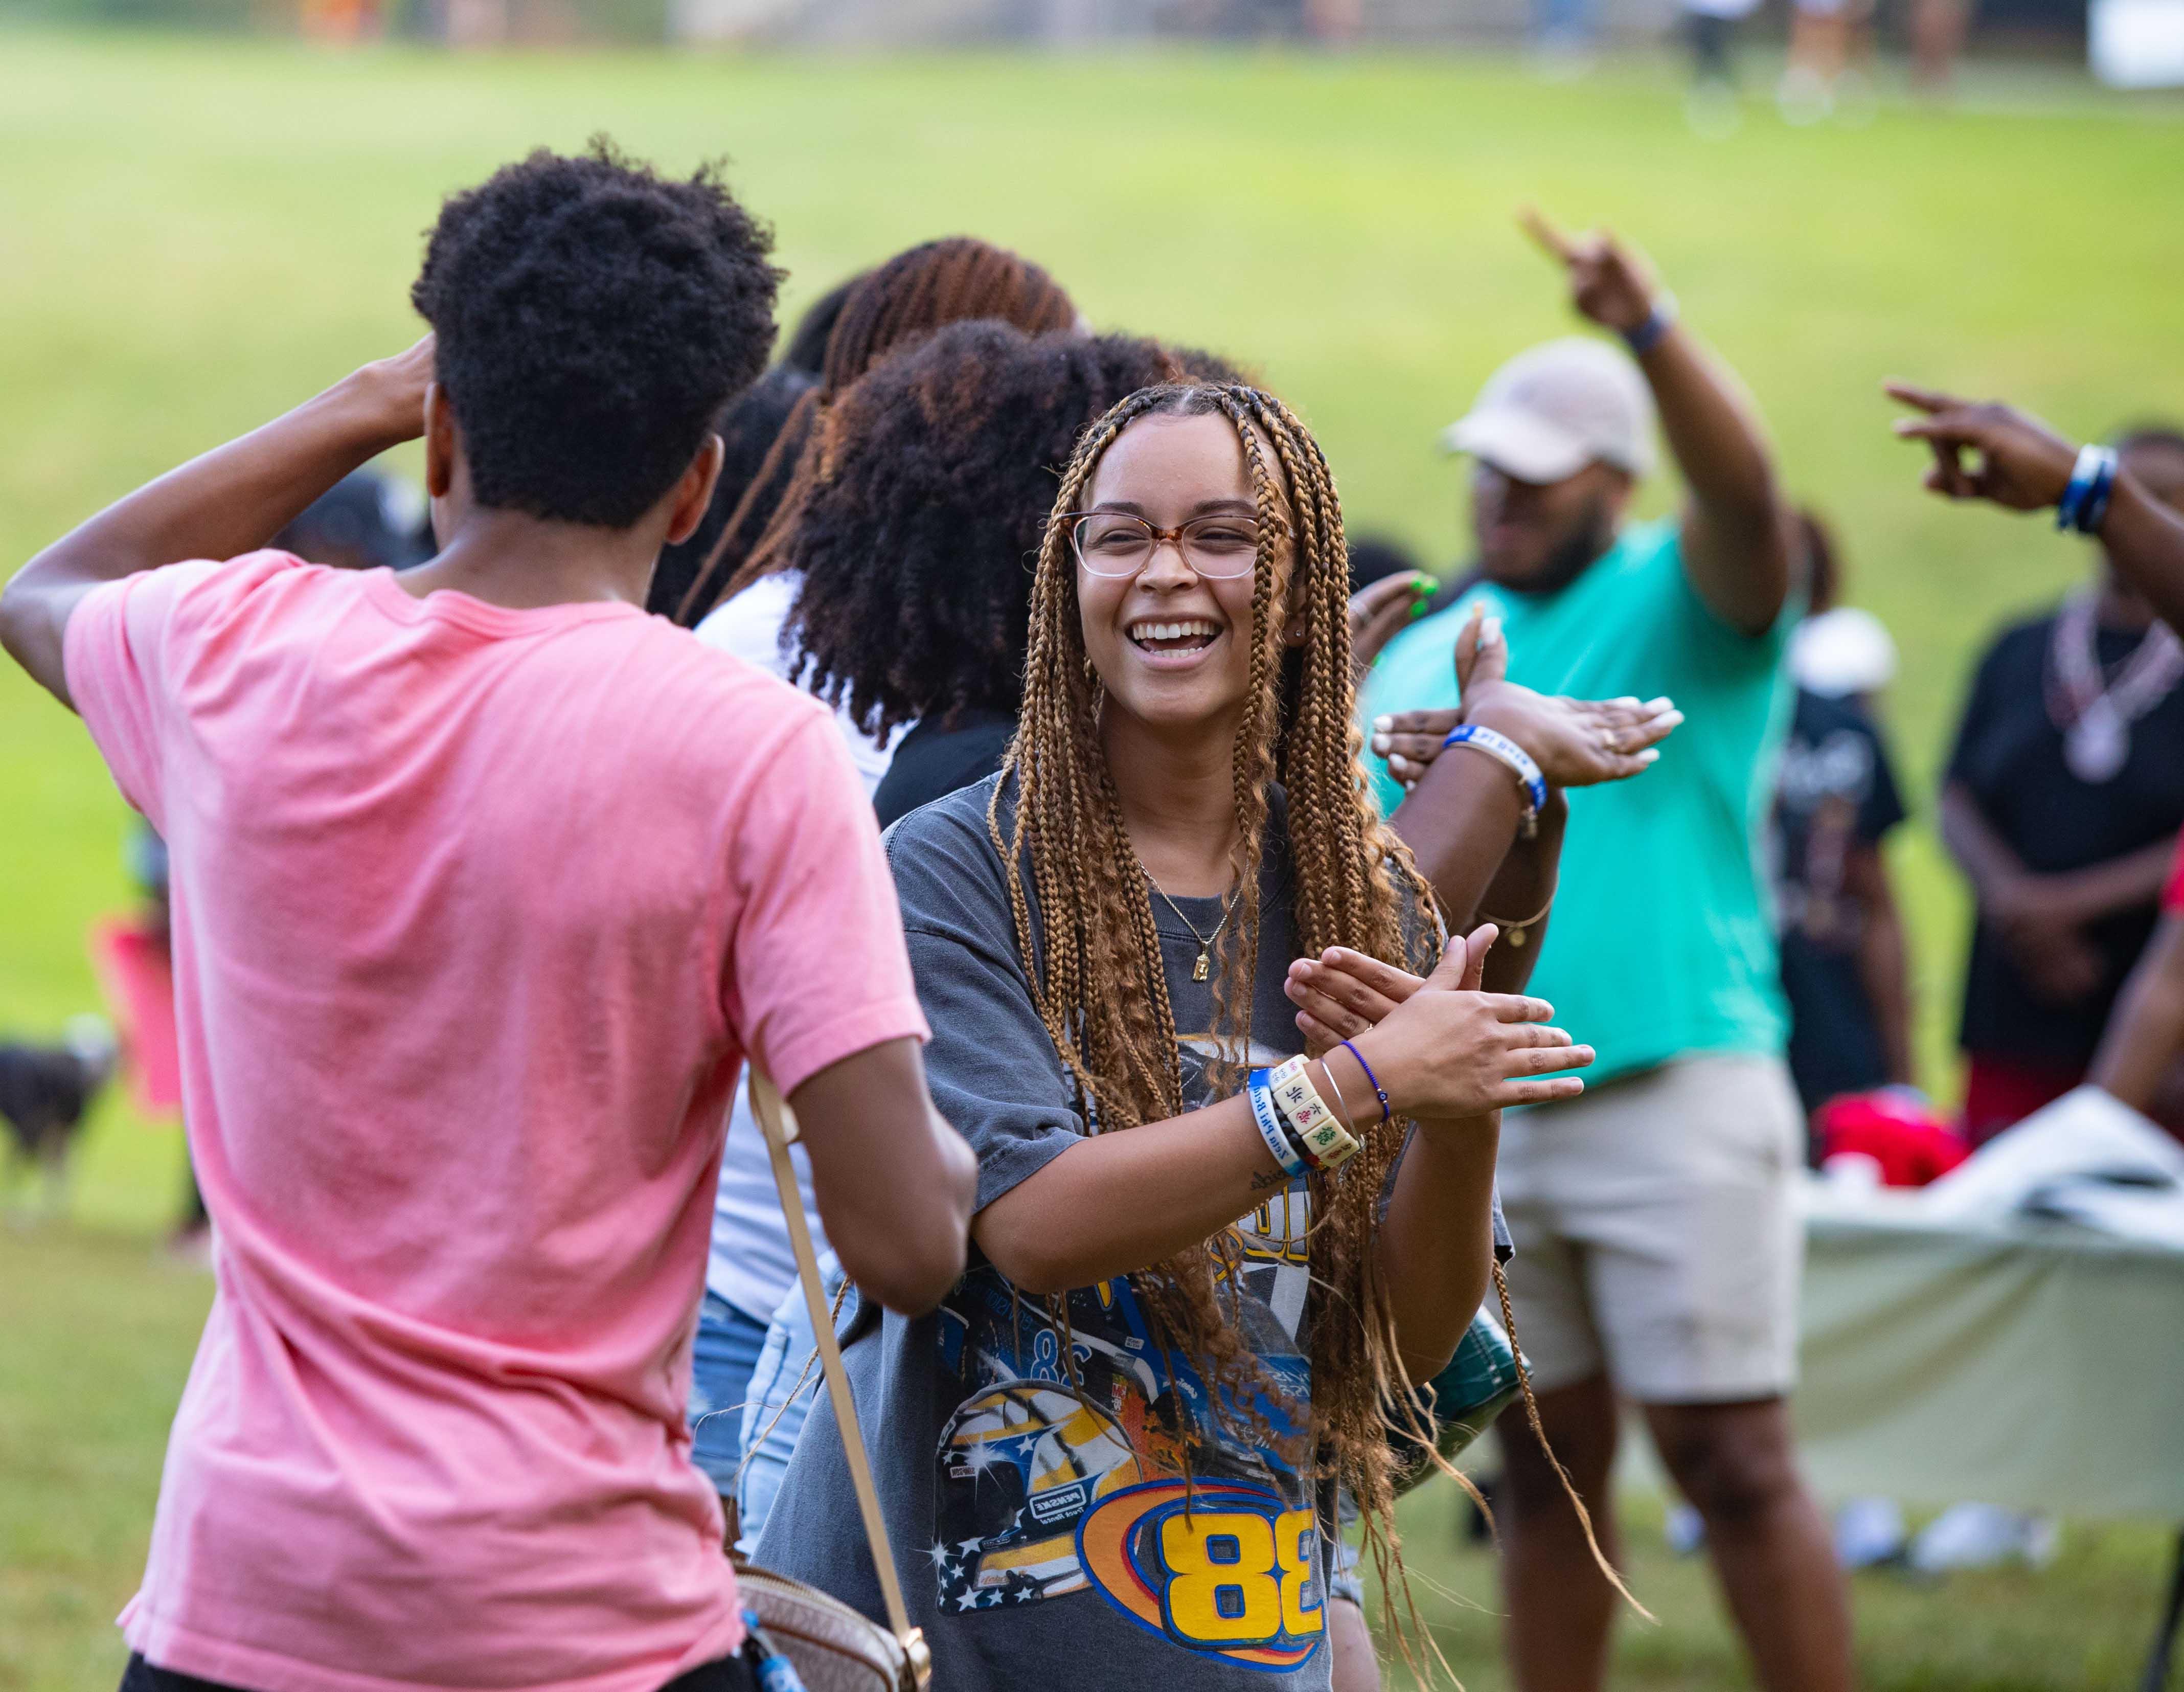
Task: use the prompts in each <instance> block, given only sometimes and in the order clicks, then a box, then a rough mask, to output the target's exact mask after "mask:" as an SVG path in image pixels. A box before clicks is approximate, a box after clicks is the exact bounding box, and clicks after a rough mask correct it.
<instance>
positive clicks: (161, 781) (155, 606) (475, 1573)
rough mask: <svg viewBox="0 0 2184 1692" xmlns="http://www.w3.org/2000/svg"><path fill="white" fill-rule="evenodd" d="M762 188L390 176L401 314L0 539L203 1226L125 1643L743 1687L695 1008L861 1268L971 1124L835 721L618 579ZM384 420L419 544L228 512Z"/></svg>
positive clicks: (927, 1240)
mask: <svg viewBox="0 0 2184 1692" xmlns="http://www.w3.org/2000/svg"><path fill="white" fill-rule="evenodd" d="M770 244H771V243H770V237H768V235H767V233H766V231H765V230H764V229H763V228H761V227H760V226H759V225H757V224H756V223H755V222H754V221H752V219H751V218H750V217H749V215H748V214H747V213H746V212H745V211H744V209H743V208H742V207H741V206H739V205H738V204H737V203H736V202H735V200H734V199H733V198H731V197H730V196H729V194H728V193H727V190H726V188H725V187H723V186H722V185H721V182H720V181H718V180H717V178H716V177H715V176H712V175H711V174H710V172H707V171H700V172H699V174H698V175H697V176H694V177H693V178H692V179H690V180H688V181H671V180H667V179H665V178H662V177H660V176H657V175H655V173H654V172H652V171H651V170H648V169H645V168H643V167H640V166H638V165H632V164H630V163H628V162H626V161H625V160H623V159H621V158H620V157H618V156H617V155H616V154H614V153H613V152H612V151H611V150H610V148H607V147H606V146H605V145H604V143H600V144H598V145H597V146H596V147H595V148H594V150H593V152H592V153H591V154H589V155H588V156H585V157H581V158H573V159H571V158H560V157H556V156H554V155H553V154H547V153H543V152H541V153H536V154H532V156H531V157H530V158H528V159H525V160H523V161H522V162H521V163H520V164H516V165H510V166H508V167H507V168H506V169H504V170H500V171H499V172H498V173H496V174H495V175H494V176H493V177H492V178H491V180H489V181H487V182H486V183H484V184H483V185H482V187H477V188H475V189H472V190H471V191H470V192H468V193H461V194H458V195H456V196H455V197H454V198H452V199H450V200H449V201H448V204H447V205H446V206H445V207H444V208H443V210H442V213H441V215H440V218H439V221H438V223H437V226H436V227H435V228H434V230H433V232H432V237H431V241H430V244H429V246H428V248H427V250H426V258H425V265H424V271H423V274H422V275H421V276H420V278H419V280H418V282H417V285H416V288H415V293H414V296H413V298H414V299H415V303H416V305H417V308H418V310H420V311H421V313H422V314H423V315H424V316H425V317H426V321H428V322H429V323H430V324H431V326H432V330H433V331H434V333H433V334H432V335H428V336H427V337H426V338H425V339H424V340H422V341H421V342H420V343H418V344H417V345H416V346H415V347H413V348H411V349H409V351H408V352H406V353H404V354H401V355H398V356H397V357H395V358H392V359H388V360H382V361H380V362H378V363H376V364H371V365H367V366H365V367H364V368H363V369H362V370H360V371H358V372H356V373H355V374H354V375H353V376H351V377H348V378H347V379H346V380H344V381H343V382H340V383H337V384H336V385H335V386H334V387H332V388H329V389H328V390H326V392H325V393H324V394H320V396H319V397H317V398H316V399H311V400H309V401H307V402H306V403H304V405H301V406H299V407H298V408H297V409H296V410H292V411H291V412H289V413H287V415H286V416H282V417H280V418H277V419H276V420H275V421H274V422H270V423H269V424H267V425H265V427H262V428H259V429H258V430H256V431H254V432H253V433H251V434H248V435H246V436H244V437H243V438H242V439H240V440H237V441H233V442H231V443H230V444H227V445H226V446H224V447H220V448H219V449H217V450H214V451H213V452H210V453H209V454H207V455H204V456H203V457H201V458H198V459H197V460H195V461H192V462H191V463H189V464H187V465H185V466H182V467H181V469H179V470H176V471H174V472H170V473H169V474H168V475H166V476H164V477H160V478H159V480H158V481H156V482H153V483H150V484H149V485H148V486H147V487H145V488H142V489H138V490H137V491H136V493H134V494H131V495H130V496H129V497H128V498H127V499H125V500H122V501H121V502H120V504H118V505H114V506H113V507H111V508H110V509H109V510H108V511H104V512H102V513H101V514H100V515H98V516H97V517H93V518H92V519H91V520H90V521H89V522H86V523H84V524H83V525H82V526H81V527H80V528H77V529H76V530H75V531H74V532H73V533H70V534H69V535H67V536H66V537H64V539H61V540H59V541H57V542H56V543H54V544H53V545H52V546H49V547H48V548H47V549H46V550H45V551H43V552H42V553H41V554H40V555H39V556H37V557H36V558H35V559H33V560H32V561H31V563H30V564H29V565H28V566H27V567H25V569H24V570H23V571H22V572H21V573H20V575H18V576H17V577H16V578H15V579H14V581H13V582H12V583H10V584H8V589H7V591H6V593H5V595H0V638H4V639H5V642H6V645H7V647H8V651H10V652H11V653H13V654H14V656H15V657H16V659H17V660H18V662H20V663H22V664H23V665H24V667H25V668H26V669H28V670H29V671H30V672H31V675H32V676H33V677H34V678H36V680H38V681H39V682H40V683H41V684H43V685H44V686H45V687H47V689H48V690H51V691H52V692H53V694H54V695H55V696H56V697H58V699H60V700H61V701H62V702H63V703H64V704H67V705H70V706H73V707H74V708H75V710H77V711H79V712H81V714H82V716H83V718H84V722H85V724H86V727H87V728H88V729H90V731H91V734H92V739H93V740H95V741H96V742H97V745H98V748H99V750H100V751H101V752H102V753H103V755H104V757H105V758H106V760H107V762H108V764H109V767H110V768H112V770H113V772H114V777H115V779H116V780H117V782H118V783H119V785H120V787H121V790H122V791H123V793H124V794H125V796H126V797H127V798H128V799H129V800H130V801H131V803H132V804H134V805H135V806H136V807H137V808H138V809H139V810H140V811H142V812H143V813H144V815H145V817H146V818H148V820H149V821H150V822H151V823H152V824H153V826H154V827H156V828H158V829H159V831H160V832H161V834H162V835H164V837H165V839H166V841H167V844H168V848H169V862H170V878H171V885H172V888H173V893H174V899H173V919H172V920H173V935H174V951H175V958H176V960H177V963H178V964H179V965H180V966H181V967H180V968H179V969H178V970H177V976H178V980H177V986H178V995H177V998H178V1002H177V1012H178V1022H179V1035H180V1040H181V1047H182V1063H181V1072H182V1078H183V1095H184V1105H185V1113H186V1115H187V1121H188V1124H189V1127H188V1132H189V1137H190V1142H191V1150H192V1153H193V1155H194V1157H195V1160H196V1165H197V1169H198V1177H199V1179H200V1181H201V1182H202V1183H203V1190H204V1195H205V1199H206V1203H207V1205H208V1207H209V1210H210V1212H211V1215H212V1220H213V1222H214V1227H215V1231H216V1233H215V1245H214V1268H215V1270H216V1275H217V1293H216V1295H215V1298H214V1304H213V1308H212V1312H211V1315H209V1318H208V1320H207V1322H206V1327H205V1333H204V1337H203V1342H202V1343H201V1345H200V1347H199V1349H198V1358H197V1362H196V1365H195V1366H194V1367H193V1368H192V1371H191V1375H190V1381H189V1384H188V1386H187V1388H186V1389H185V1390H184V1393H183V1396H182V1400H181V1406H180V1408H179V1409H178V1410H177V1411H176V1414H175V1427H174V1431H173V1434H172V1437H171V1439H170V1443H169V1445H168V1449H167V1460H166V1468H165V1472H164V1477H163V1479H162V1483H161V1487H160V1499H159V1511H158V1516H157V1518H156V1520H155V1522H154V1523H153V1532H152V1546H151V1554H150V1556H149V1559H148V1563H147V1566H146V1569H145V1574H144V1583H143V1586H142V1589H141V1590H140V1591H139V1592H138V1594H137V1595H136V1598H135V1599H134V1600H132V1601H131V1604H130V1605H129V1606H128V1608H127V1610H126V1611H125V1612H124V1614H123V1617H122V1627H123V1631H124V1633H125V1635H126V1638H127V1639H128V1643H129V1645H130V1647H131V1650H132V1652H133V1653H135V1655H133V1656H131V1660H130V1663H129V1666H128V1667H127V1669H126V1671H125V1674H124V1677H123V1680H122V1685H123V1687H124V1688H125V1689H126V1692H221V1689H238V1688H255V1689H258V1692H271V1689H276V1688H277V1689H280V1692H356V1689H358V1688H359V1687H363V1686H367V1685H370V1686H387V1687H393V1686H432V1687H440V1688H445V1689H458V1688H471V1689H483V1688H489V1687H510V1686H523V1687H527V1688H531V1689H534V1692H577V1689H582V1692H659V1689H661V1688H662V1687H664V1686H665V1687H671V1688H673V1689H675V1692H749V1689H755V1686H756V1684H757V1682H756V1675H755V1667H754V1665H753V1664H752V1662H751V1661H749V1659H748V1657H747V1656H746V1655H745V1653H744V1646H745V1645H746V1644H747V1640H746V1637H745V1628H744V1621H743V1618H742V1614H741V1608H740V1605H739V1601H738V1593H737V1588H736V1578H735V1576H734V1573H733V1571H732V1570H731V1568H730V1567H729V1566H728V1564H727V1561H726V1560H724V1559H723V1558H722V1557H721V1552H720V1542H721V1530H722V1522H721V1514H720V1509H719V1505H718V1503H717V1501H716V1498H715V1494H714V1491H713V1488H711V1487H710V1485H709V1484H707V1483H706V1481H705V1477H703V1476H701V1475H700V1474H699V1472H698V1471H696V1470H695V1469H694V1467H693V1466H692V1465H691V1463H690V1461H689V1460H688V1434H687V1432H686V1430H685V1427H684V1422H683V1414H682V1412H683V1403H684V1399H685V1395H686V1393H687V1389H688V1382H689V1372H690V1365H689V1350H690V1338H689V1336H690V1329H691V1321H692V1316H693V1313H694V1309H695V1308H696V1305H697V1303H698V1300H699V1294H700V1292H701V1290H702V1284H703V1276H704V1270H705V1241H706V1231H707V1222H708V1219H709V1217H710V1209H711V1207H710V1203H709V1201H710V1197H711V1194H712V1192H713V1180H714V1170H715V1165H716V1161H717V1159H718V1157H719V1153H720V1148H721V1116H722V1112H723V1109H724V1107H725V1106H726V1104H727V1100H728V1097H729V1096H730V1095H731V1093H732V1092H733V1090H734V1087H735V1085H736V1081H737V1078H738V1073H739V1071H740V1069H742V1066H743V1063H744V1057H745V1054H746V1053H753V1052H757V1053H762V1055H763V1057H764V1059H765V1062H766V1065H767V1068H768V1069H769V1070H770V1072H771V1074H772V1076H773V1077H774V1079H775V1080H776V1081H777V1082H778V1083H779V1084H780V1085H781V1086H783V1089H784V1090H785V1091H786V1092H788V1094H789V1096H790V1097H791V1098H792V1099H793V1100H794V1102H795V1103H796V1105H797V1108H798V1109H799V1112H800V1113H801V1114H802V1116H803V1118H804V1120H805V1121H807V1122H808V1123H809V1124H811V1128H810V1129H809V1130H808V1131H807V1132H806V1134H805V1140H806V1142H808V1145H809V1148H810V1155H811V1165H812V1170H813V1175H814V1178H815V1186H816V1192H817V1198H818V1203H819V1208H820V1210H821V1212H822V1215H825V1217H826V1219H827V1221H828V1222H829V1224H830V1225H831V1226H832V1227H833V1234H834V1237H835V1238H836V1239H837V1240H838V1241H840V1242H841V1245H840V1248H839V1249H840V1251H841V1254H842V1257H843V1259H844V1265H845V1266H846V1267H847V1268H848V1269H849V1270H850V1273H852V1274H854V1275H855V1276H856V1278H857V1281H858V1283H859V1285H860V1286H861V1287H863V1288H864V1289H865V1290H866V1292H867V1293H871V1294H872V1295H873V1296H875V1297H877V1298H878V1299H879V1300H880V1301H881V1302H882V1303H883V1304H889V1305H890V1306H894V1305H900V1306H901V1307H902V1308H904V1309H925V1308H928V1307H929V1306H931V1305H932V1304H933V1303H934V1302H935V1301H936V1300H938V1299H939V1298H940V1297H941V1296H942V1294H943V1293H944V1292H945V1290H946V1289H947V1288H948V1287H950V1286H951V1285H953V1284H954V1282H955V1281H956V1278H957V1276H959V1275H960V1274H961V1270H962V1266H963V1264H964V1260H965V1233H966V1227H967V1218H968V1215H969V1210H970V1205H971V1201H972V1185H973V1181H974V1179H975V1170H974V1169H973V1167H972V1159H971V1157H970V1153H969V1151H968V1148H967V1147H966V1146H965V1144H964V1142H963V1141H962V1140H961V1137H960V1136H957V1135H956V1133H955V1132H954V1131H952V1130H951V1129H950V1127H949V1126H948V1125H947V1124H946V1123H945V1122H944V1121H942V1120H940V1118H939V1115H938V1114H937V1113H936V1112H935V1111H934V1110H933V1105H932V1101H931V1097H930V1095H929V1094H928V1091H927V1087H926V1084H925V1080H924V1075H923V1071H922V1064H921V1059H920V1056H919V1042H920V1041H921V1040H922V1038H923V1036H925V1033H926V1029H925V1025H924V1022H923V1019H922V1016H921V1014H920V1013H919V1010H918V1005H917V997H916V994H915V991H914V990H913V987H912V985H911V978H910V971H909V964H908V960H907V958H906V956H905V946H904V941H903V935H902V930H901V924H900V918H899V916H898V914H897V912H896V907H895V902H894V892H893V890H892V887H891V885H890V883H889V878H888V874H887V869H886V866H885V864H884V863H883V859H882V857H881V852H880V847H879V840H878V835H877V830H876V829H875V828H874V827H873V824H872V815H871V812H870V810H869V809H868V807H866V805H865V804H864V802H863V799H862V796H861V791H860V790H859V788H858V785H857V784H856V781H855V776H854V774H853V773H852V772H851V770H850V767H849V762H848V759H847V758H846V757H845V756H844V752H843V751H842V743H841V737H840V735H839V734H838V733H837V732H836V730H835V729H834V727H833V723H831V722H830V721H829V720H828V718H827V713H826V712H825V711H824V710H823V709H822V708H820V707H819V706H816V705H815V704H814V703H813V702H812V701H810V700H809V699H806V698H804V697H802V696H800V695H798V694H796V693H795V692H794V690H790V689H788V688H786V687H783V686H782V685H781V684H779V683H778V682H777V681H776V680H774V679H773V678H770V677H766V676H763V675H760V674H757V673H753V672H752V671H750V670H749V668H748V667H744V666H742V665H738V664H734V663H731V662H727V661H725V660H723V659H722V658H721V656H719V655H718V654H716V653H713V652H710V651H706V650H705V648H704V647H703V646H701V645H699V644H698V643H697V642H695V641H693V640H690V639H688V638H687V637H686V636H685V635H684V634H682V632H681V631H679V630H677V629H675V628H672V627H671V626H670V625H669V624H667V623H665V622H663V621H661V620H660V619H658V618H655V617H647V616H645V615H644V614H643V611H642V609H641V606H642V605H643V598H644V593H645V589H646V585H647V584H648V583H649V579H650V578H651V575H652V570H653V563H654V560H655V558H656V557H657V556H658V554H659V551H660V547H661V545H662V544H665V543H666V542H668V541H671V540H674V539H681V538H682V537H684V536H687V535H688V533H690V532H691V530H692V529H693V528H695V527H696V525H697V522H698V521H699V517H700V516H701V514H702V513H703V512H704V511H705V507H706V502H707V499H708V496H709V494H710V492H711V489H712V485H713V482H714V479H715V477H716V475H717V473H718V472H719V468H720V461H721V444H720V441H719V440H718V438H716V436H715V435H714V434H713V433H712V432H711V424H712V422H713V419H714V418H715V417H716V416H718V415H719V414H720V410H721V406H722V405H723V404H724V403H725V402H726V401H727V399H728V397H729V396H730V395H731V394H733V393H734V392H735V391H736V390H737V389H738V388H741V387H743V386H744V385H746V384H747V383H749V382H750V381H751V380H752V378H753V377H755V376H756V375H757V373H758V371H759V368H760V365H761V363H762V361H763V360H764V358H765V355H766V348H767V346H768V344H769V343H770V342H771V341H772V335H773V302H774V290H775V285H776V281H777V273H776V271H774V270H773V268H772V265H770V264H769V263H768V262H767V250H768V248H769V246H770ZM420 433H422V435H423V436H424V438H425V464H426V481H427V485H428V488H429V490H430V492H431V494H432V501H433V517H434V521H435V526H436V529H437V538H438V539H439V541H440V543H441V544H440V550H439V552H438V554H437V556H435V557H434V558H433V559H432V561H431V562H429V563H427V564H426V565H423V566H421V567H419V568H417V569H415V570H412V571H409V572H404V573H403V574H399V575H397V574H396V573H394V572H392V571H388V570H384V569H380V570H364V571H350V570H333V569H327V568H325V567H319V566H315V565H310V564H306V563H305V562H304V561H302V560H300V559H298V558H296V557H294V556H291V555H288V554H286V553H281V552H277V551H274V550H258V549H262V548H265V543H266V540H267V539H268V538H269V537H270V536H271V535H273V534H274V533H276V532H277V531H278V530H279V529H280V528H281V526H282V525H283V524H284V523H287V522H290V521H291V520H292V519H293V518H294V517H296V515H297V514H298V512H300V511H303V510H304V508H305V507H306V506H307V505H309V504H310V502H311V501H312V500H314V499H315V498H316V497H318V496H319V495H320V494H323V493H325V492H326V489H329V488H331V487H332V486H333V485H334V484H335V483H337V482H338V481H339V480H340V478H341V477H343V476H344V475H346V474H348V472H351V471H354V469H356V468H357V467H358V466H359V465H362V464H364V463H365V462H366V461H369V460H370V459H371V458H373V457H375V456H376V455H378V454H379V453H381V452H382V451H384V450H387V448H389V447H391V446H393V445H394V444H398V443H399V442H402V441H405V440H409V439H412V438H415V437H416V436H418V435H419V434H420ZM178 559H186V560H194V562H187V563H176V562H175V560H178ZM220 560H226V561H225V562H220Z"/></svg>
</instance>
